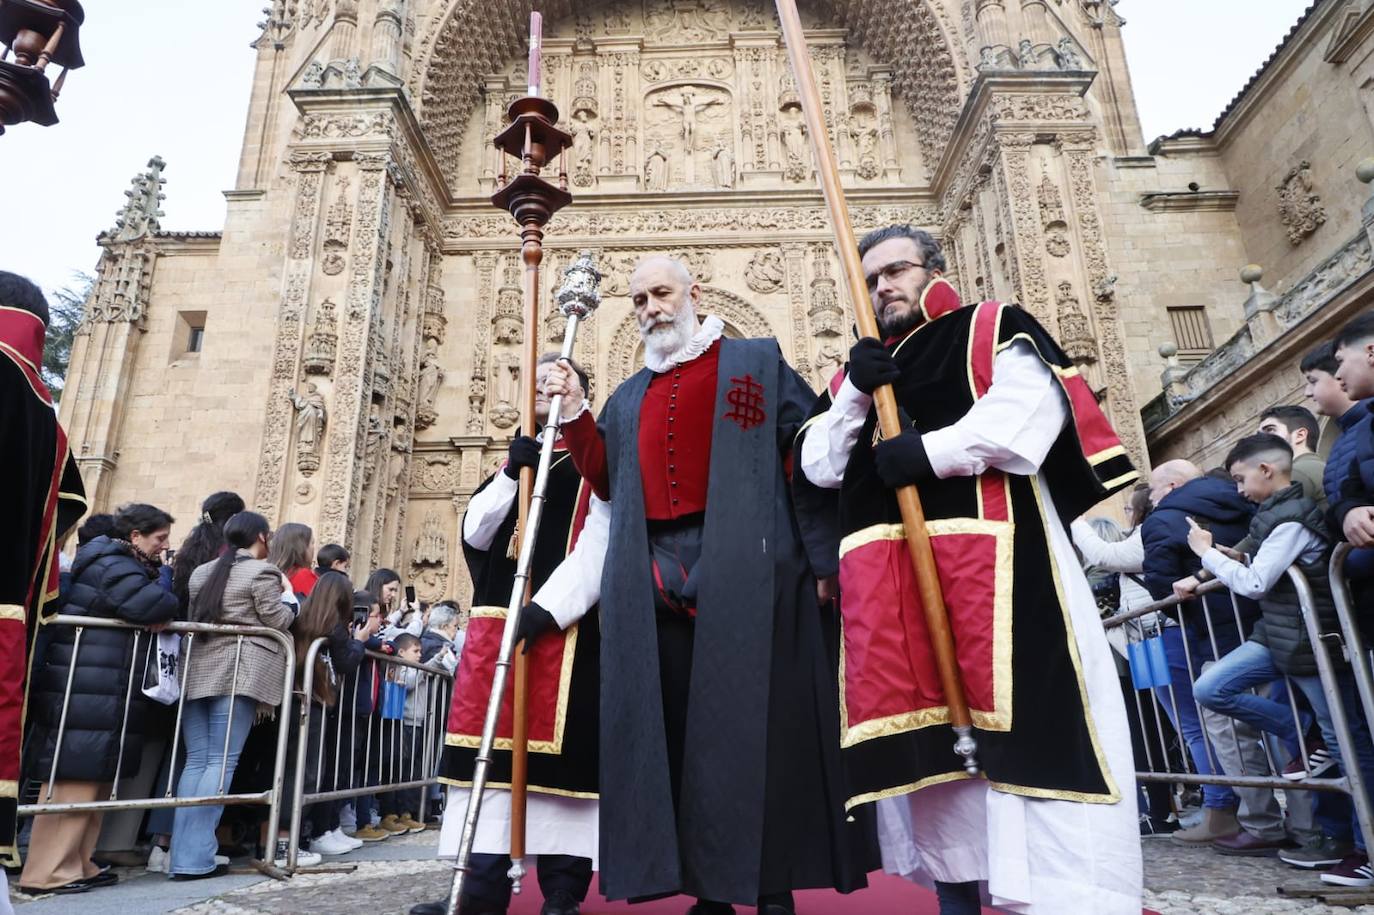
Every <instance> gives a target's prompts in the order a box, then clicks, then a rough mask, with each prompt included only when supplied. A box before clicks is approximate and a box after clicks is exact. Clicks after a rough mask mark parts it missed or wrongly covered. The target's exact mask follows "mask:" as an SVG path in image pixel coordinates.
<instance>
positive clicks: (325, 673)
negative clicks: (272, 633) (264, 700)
mask: <svg viewBox="0 0 1374 915" xmlns="http://www.w3.org/2000/svg"><path fill="white" fill-rule="evenodd" d="M352 621H353V584H352V582H350V581H349V580H348V576H346V575H343V574H341V573H339V572H325V573H324V574H323V575H321V576H320V579H319V581H318V582H317V583H316V584H315V588H314V590H312V591H311V592H310V596H309V597H308V598H306V601H305V603H304V604H302V605H301V612H300V615H299V616H298V617H296V622H295V623H294V624H293V625H292V627H291V636H292V638H293V640H294V641H295V647H296V688H297V690H300V691H303V690H304V689H305V661H306V655H307V654H308V653H309V651H310V645H311V643H313V642H314V641H315V640H316V639H319V638H325V639H328V643H327V644H326V645H325V646H324V648H322V649H321V650H320V651H319V653H318V654H317V655H316V657H315V665H314V670H313V671H312V674H311V689H310V697H309V698H310V702H311V709H310V725H309V727H310V731H309V736H308V737H307V738H306V744H307V749H306V757H305V759H304V760H303V761H301V763H300V764H298V762H297V760H296V747H297V741H298V740H299V739H300V737H299V732H298V731H297V730H296V728H297V727H298V725H296V722H299V721H300V714H299V712H300V710H299V708H298V707H297V708H294V709H293V710H292V712H291V721H292V730H293V734H292V736H291V740H290V743H289V744H288V745H287V762H286V772H287V781H286V784H285V786H284V791H285V792H286V794H285V796H286V797H291V796H292V791H293V787H294V786H293V785H292V782H291V779H292V778H293V777H294V774H295V773H297V772H299V773H300V777H301V778H302V779H303V782H304V790H305V793H307V794H309V793H314V792H319V791H331V790H333V789H334V783H333V772H334V766H335V751H334V742H333V741H332V740H330V739H329V738H328V737H327V736H326V735H327V734H332V733H335V732H334V730H333V728H331V727H330V726H329V725H330V724H331V722H332V721H333V719H334V718H335V716H334V715H333V711H334V706H335V704H336V696H337V694H338V689H339V680H338V678H339V677H340V676H342V675H343V674H345V673H349V672H351V671H353V670H356V669H357V667H358V664H359V663H360V662H361V661H362V659H363V643H362V642H361V641H360V640H358V639H356V638H354V637H352V636H351V635H350V632H349V624H350V623H351V622H352ZM294 701H295V702H300V701H301V699H300V698H299V696H298V697H297V698H296V699H295V700H294ZM321 741H324V746H325V750H324V753H323V758H321V753H320V745H321ZM321 763H323V765H321ZM302 815H303V816H304V817H305V818H306V820H307V821H308V823H309V824H310V827H311V829H310V833H311V836H312V839H311V843H310V850H311V851H312V852H315V853H316V854H321V855H342V854H345V853H347V852H350V851H352V850H353V849H355V848H361V847H362V845H363V843H362V842H361V841H360V840H357V839H352V838H349V837H348V836H346V835H344V834H343V832H342V830H340V829H339V804H338V803H337V802H335V801H325V802H323V803H319V804H310V805H308V806H307V807H306V808H305V810H304V811H303V814H302ZM290 827H291V809H290V807H289V806H288V805H285V804H283V805H282V808H281V819H280V822H279V823H278V832H277V857H278V858H279V859H282V860H285V858H286V843H287V839H288V836H289V834H290V833H289V830H290Z"/></svg>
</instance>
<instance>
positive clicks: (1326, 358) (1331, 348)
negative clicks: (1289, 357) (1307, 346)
mask: <svg viewBox="0 0 1374 915" xmlns="http://www.w3.org/2000/svg"><path fill="white" fill-rule="evenodd" d="M1336 367H1337V365H1336V344H1335V343H1333V342H1332V341H1330V340H1327V341H1326V342H1325V343H1322V344H1320V345H1318V346H1316V347H1313V348H1312V349H1311V350H1309V351H1308V353H1307V355H1306V356H1303V357H1302V362H1300V363H1298V371H1300V372H1302V373H1303V374H1304V375H1306V374H1307V373H1308V372H1325V373H1326V374H1328V375H1334V374H1336Z"/></svg>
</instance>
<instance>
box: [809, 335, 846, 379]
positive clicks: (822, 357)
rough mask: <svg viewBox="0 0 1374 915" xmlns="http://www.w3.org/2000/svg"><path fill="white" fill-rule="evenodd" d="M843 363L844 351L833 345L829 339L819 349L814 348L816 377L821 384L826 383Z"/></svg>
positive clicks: (833, 342)
mask: <svg viewBox="0 0 1374 915" xmlns="http://www.w3.org/2000/svg"><path fill="white" fill-rule="evenodd" d="M842 365H844V353H842V352H840V348H839V347H838V346H836V345H835V341H834V340H831V339H827V340H825V341H824V342H823V343H822V344H821V347H820V349H818V350H816V377H817V380H818V381H819V382H820V383H821V384H822V385H824V384H828V383H829V382H830V379H831V378H833V377H834V376H835V373H836V372H838V371H839V370H840V366H842Z"/></svg>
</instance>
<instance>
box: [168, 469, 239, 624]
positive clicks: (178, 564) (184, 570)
mask: <svg viewBox="0 0 1374 915" xmlns="http://www.w3.org/2000/svg"><path fill="white" fill-rule="evenodd" d="M244 507H245V506H244V504H243V498H242V497H241V496H240V495H239V494H238V493H236V492H216V493H211V494H210V495H208V496H206V497H205V501H204V502H202V503H200V522H199V523H198V524H196V526H195V527H193V528H191V533H189V534H187V535H186V539H185V540H183V541H181V549H179V550H177V551H176V555H175V556H174V557H173V559H172V593H173V594H175V595H176V596H177V601H178V602H179V604H180V606H181V614H180V615H181V617H182V618H183V619H184V618H185V617H186V608H187V607H188V606H189V605H190V602H191V592H190V584H191V573H192V572H194V571H195V570H196V569H198V568H200V567H201V566H203V565H205V563H207V562H209V561H210V560H212V559H215V558H216V557H218V556H219V555H220V554H221V553H223V552H224V548H225V544H224V524H225V522H226V521H228V520H229V519H230V518H232V517H234V516H235V515H237V514H238V513H239V512H241V511H243V509H244Z"/></svg>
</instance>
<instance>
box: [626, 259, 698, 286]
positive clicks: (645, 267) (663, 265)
mask: <svg viewBox="0 0 1374 915" xmlns="http://www.w3.org/2000/svg"><path fill="white" fill-rule="evenodd" d="M665 277H668V278H671V279H672V280H673V281H674V282H675V283H678V284H680V285H681V286H682V287H683V288H684V289H687V288H690V287H691V286H692V285H693V284H694V283H695V282H696V280H695V279H693V277H692V271H691V270H688V269H687V265H686V264H684V263H683V262H682V261H680V260H678V259H677V258H676V257H669V256H668V255H666V254H651V255H649V256H648V257H646V258H644V259H643V260H641V261H640V262H639V263H638V264H635V269H634V273H632V274H630V287H631V293H630V294H631V296H633V295H634V292H633V289H634V285H635V280H636V279H637V278H638V279H639V280H641V281H642V282H645V283H647V282H649V281H651V280H652V279H662V278H665Z"/></svg>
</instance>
